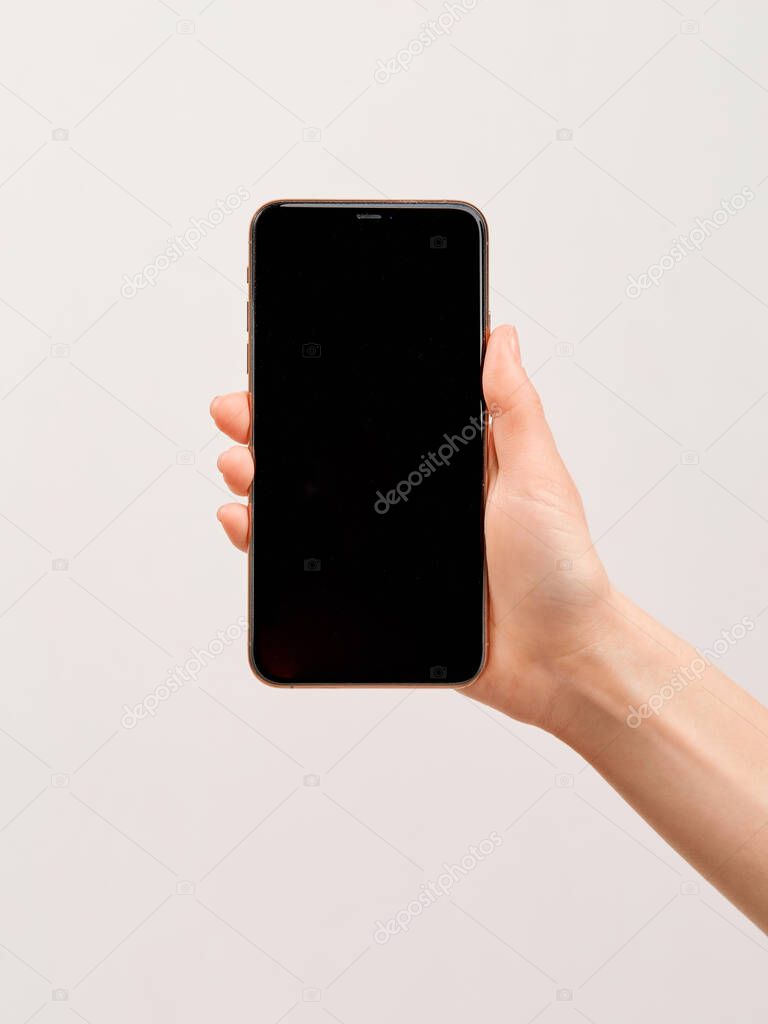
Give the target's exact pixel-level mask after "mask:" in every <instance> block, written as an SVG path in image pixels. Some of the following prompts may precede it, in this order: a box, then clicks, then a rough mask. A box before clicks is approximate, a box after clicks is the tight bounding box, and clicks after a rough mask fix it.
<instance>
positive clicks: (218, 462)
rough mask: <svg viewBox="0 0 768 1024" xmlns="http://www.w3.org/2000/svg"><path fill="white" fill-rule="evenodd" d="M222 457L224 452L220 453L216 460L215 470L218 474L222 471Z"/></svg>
mask: <svg viewBox="0 0 768 1024" xmlns="http://www.w3.org/2000/svg"><path fill="white" fill-rule="evenodd" d="M223 455H224V452H222V453H221V455H219V457H218V459H216V469H218V471H219V472H220V473H221V471H222V470H221V460H222V457H223Z"/></svg>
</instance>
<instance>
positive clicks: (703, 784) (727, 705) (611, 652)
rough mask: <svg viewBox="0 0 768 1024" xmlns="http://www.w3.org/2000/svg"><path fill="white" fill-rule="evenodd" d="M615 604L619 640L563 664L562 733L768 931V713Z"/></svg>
mask: <svg viewBox="0 0 768 1024" xmlns="http://www.w3.org/2000/svg"><path fill="white" fill-rule="evenodd" d="M614 605H615V607H616V610H617V614H616V617H615V623H616V626H615V630H614V631H613V632H612V634H611V635H610V636H609V638H608V639H607V640H606V641H605V642H604V643H601V644H600V645H596V646H594V647H592V648H590V649H589V650H588V651H586V652H583V653H581V654H579V655H578V656H574V657H573V658H572V659H569V660H568V661H567V662H565V663H561V664H559V665H558V666H556V667H555V668H554V669H552V671H554V672H556V673H557V675H558V688H559V689H560V691H561V693H562V694H563V697H562V699H561V700H560V701H559V702H558V704H557V706H556V711H555V716H554V719H553V722H552V723H551V725H552V731H553V732H554V733H555V734H556V735H558V736H559V737H560V738H561V739H562V740H564V741H565V742H566V743H568V744H569V746H571V747H573V748H574V749H575V750H577V751H578V752H579V753H580V754H581V755H582V756H583V757H585V758H586V759H587V760H588V761H589V762H590V763H591V764H592V765H593V766H594V767H595V768H596V769H597V771H599V772H600V774H601V775H603V776H604V777H605V779H606V780H607V781H608V782H610V784H611V785H612V786H613V787H614V788H615V789H616V790H618V791H619V792H620V793H621V794H622V796H624V798H625V799H626V800H627V801H628V802H629V803H630V804H631V805H632V806H633V807H634V808H635V810H637V811H638V813H639V814H641V815H642V816H643V817H644V818H645V819H646V821H648V822H649V824H651V825H652V826H653V828H655V829H656V831H657V832H659V833H660V834H661V835H662V836H663V837H664V838H665V839H666V840H667V841H668V842H669V843H670V844H671V845H672V846H674V847H675V849H677V850H678V851H679V852H680V853H681V854H682V856H684V857H685V858H686V859H687V860H688V861H689V862H690V863H691V864H692V865H693V866H694V867H695V868H696V869H697V870H698V871H700V872H701V874H702V875H704V876H705V877H706V878H708V879H709V880H710V881H711V882H712V883H713V884H714V885H716V886H717V887H718V888H719V889H720V890H721V891H722V892H723V893H724V894H725V895H726V896H727V897H728V898H729V899H730V900H731V901H732V902H733V903H735V904H736V905H737V906H739V907H740V908H741V909H742V910H743V911H744V912H745V913H746V914H747V915H748V916H749V917H751V918H752V919H753V920H754V921H755V922H756V923H757V924H758V925H759V926H760V927H761V928H763V929H764V930H768V711H766V709H765V708H764V707H762V705H760V704H759V703H758V702H757V701H755V700H754V699H753V698H752V697H750V696H749V694H747V693H746V692H745V691H744V690H742V689H741V688H740V687H739V686H737V685H736V684H735V683H734V682H732V681H731V680H730V679H728V678H727V677H726V676H725V675H723V673H722V672H720V671H719V670H718V669H717V668H715V667H714V665H712V664H711V663H709V662H707V661H705V660H704V659H703V658H701V656H700V655H699V653H698V652H697V651H696V650H695V649H694V648H693V647H691V646H690V645H689V644H687V643H684V642H683V641H681V640H680V639H679V638H678V637H676V636H674V634H672V633H670V632H669V631H668V630H666V629H664V628H663V627H662V626H660V625H659V624H658V623H657V622H655V621H654V620H653V619H651V618H650V617H649V616H647V615H645V614H644V613H643V612H641V611H640V610H639V609H637V608H636V607H635V606H633V605H632V604H631V603H630V602H628V601H626V599H624V598H623V597H621V596H620V595H618V596H617V597H616V598H615V599H614ZM632 709H634V712H633V710H632Z"/></svg>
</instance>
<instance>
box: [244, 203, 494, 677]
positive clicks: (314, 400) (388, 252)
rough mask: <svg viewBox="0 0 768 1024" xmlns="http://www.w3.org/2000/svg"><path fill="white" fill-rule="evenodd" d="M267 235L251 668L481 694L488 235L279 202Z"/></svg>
mask: <svg viewBox="0 0 768 1024" xmlns="http://www.w3.org/2000/svg"><path fill="white" fill-rule="evenodd" d="M251 230H252V236H251V271H250V281H251V285H250V288H251V295H250V303H251V305H250V319H251V324H250V328H251V332H250V333H251V348H250V361H251V365H250V371H251V382H252V396H253V438H252V442H253V450H254V456H255V461H256V474H255V479H254V485H253V492H252V514H253V521H252V541H251V552H250V558H251V566H250V568H251V572H250V586H251V588H252V592H251V594H250V608H251V661H252V665H253V668H254V669H255V671H256V672H257V673H258V674H259V675H260V676H262V677H263V678H264V679H266V680H267V681H269V682H273V683H282V684H297V685H298V684H311V683H316V684H323V683H325V684H330V683H351V684H365V683H371V684H375V683H401V684H404V685H407V684H419V683H425V684H430V683H432V684H435V683H454V684H458V683H462V682H466V681H468V680H470V679H472V678H473V677H474V676H475V675H476V674H477V672H478V671H479V669H480V667H481V665H482V662H483V653H484V645H485V630H484V589H485V582H484V561H483V521H482V520H483V487H484V448H485V435H484V430H485V423H484V406H483V401H482V390H481V359H482V352H483V340H484V330H485V319H486V309H485V250H486V242H485V228H484V222H483V220H482V218H481V216H480V215H479V213H478V212H477V211H476V210H475V209H474V207H471V206H469V205H466V206H465V205H464V204H457V203H402V204H401V203H381V204H376V203H343V202H341V203H332V202H328V203H299V202H276V203H272V204H269V205H268V206H266V207H263V208H262V209H261V211H260V212H259V213H258V214H257V216H256V217H255V218H254V221H253V225H252V229H251Z"/></svg>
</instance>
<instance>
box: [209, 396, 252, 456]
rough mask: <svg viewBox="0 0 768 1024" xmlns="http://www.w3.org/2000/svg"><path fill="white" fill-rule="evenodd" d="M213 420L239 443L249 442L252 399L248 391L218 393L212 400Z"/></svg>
mask: <svg viewBox="0 0 768 1024" xmlns="http://www.w3.org/2000/svg"><path fill="white" fill-rule="evenodd" d="M211 416H212V417H213V422H214V423H215V424H216V426H217V427H218V428H219V430H221V431H223V432H224V433H225V434H228V435H229V437H231V438H232V440H233V441H237V442H238V444H248V441H249V440H250V437H251V401H250V396H249V394H248V392H247V391H233V392H231V394H229V395H218V396H217V397H216V398H214V400H213V401H212V402H211Z"/></svg>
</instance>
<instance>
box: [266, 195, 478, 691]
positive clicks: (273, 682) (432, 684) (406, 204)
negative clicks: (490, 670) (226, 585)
mask: <svg viewBox="0 0 768 1024" xmlns="http://www.w3.org/2000/svg"><path fill="white" fill-rule="evenodd" d="M281 206H290V207H326V208H328V207H331V208H342V209H344V208H346V209H349V210H351V211H352V210H359V211H369V210H378V209H382V210H394V209H398V208H399V209H412V208H414V207H416V208H419V207H425V206H426V207H432V208H434V207H442V208H444V209H454V210H456V209H459V210H464V211H466V212H467V213H470V214H471V215H472V216H473V217H474V218H475V220H476V221H477V224H478V227H479V229H480V267H479V272H480V302H481V312H480V316H481V343H480V365H481V367H482V364H483V361H484V359H485V352H486V347H487V344H488V337H489V335H490V313H489V307H488V222H487V220H486V219H485V216H484V215H483V213H482V211H481V210H480V209H479V208H478V207H477V206H475V205H474V203H470V202H466V201H464V200H449V199H376V200H366V199H271V200H269V201H267V202H265V203H262V205H261V206H260V207H259V208H258V209H257V210H256V212H255V213H254V215H253V217H252V218H251V221H250V224H249V228H248V270H247V272H246V283H247V289H248V299H247V307H246V308H247V314H246V320H247V335H248V342H247V348H246V361H247V368H248V401H249V403H250V407H251V412H252V411H253V401H254V394H253V384H254V357H255V338H254V316H253V310H254V283H255V282H254V274H255V240H256V224H257V221H258V219H259V217H261V216H262V215H263V214H264V213H265V211H267V210H269V209H272V208H273V207H281ZM480 400H481V403H482V408H483V417H482V423H483V439H482V444H483V466H484V468H483V490H482V496H481V515H482V516H483V521H484V517H485V504H486V499H487V492H488V445H489V430H488V423H487V419H488V417H487V409H486V405H485V399H484V397H483V395H482V393H481V395H480ZM248 448H249V450H250V452H251V457H252V458H254V461H255V451H254V422H253V415H251V429H250V436H249V439H248ZM256 472H258V467H257V468H256ZM254 483H255V474H254V482H252V483H251V487H250V490H249V493H248V536H249V540H248V583H247V586H248V664H249V666H250V669H251V672H252V673H253V675H254V676H255V677H256V678H257V679H258V680H259V682H261V683H264V684H265V685H266V686H270V687H273V688H275V689H280V690H286V689H288V690H298V689H338V688H351V689H392V688H395V689H423V688H427V689H438V690H462V689H465V688H466V687H468V686H471V685H472V683H474V682H475V681H476V680H477V679H478V678H479V676H480V675H481V674H482V672H483V670H484V669H485V667H486V665H487V662H488V604H489V594H488V566H487V561H486V556H485V539H484V537H483V586H482V594H483V608H482V649H483V653H482V660H481V662H480V665H479V667H478V670H477V672H476V673H475V674H474V675H473V676H472V677H471V678H469V679H466V680H462V681H461V682H458V683H455V682H450V683H443V682H439V681H433V680H421V681H413V682H393V683H382V682H365V681H360V682H354V683H348V682H347V683H286V682H281V681H280V680H277V679H271V678H270V677H269V676H267V675H266V673H264V672H263V671H262V670H261V669H260V668H259V666H258V665H257V664H256V660H255V658H254V607H253V593H254V529H253V487H254Z"/></svg>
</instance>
